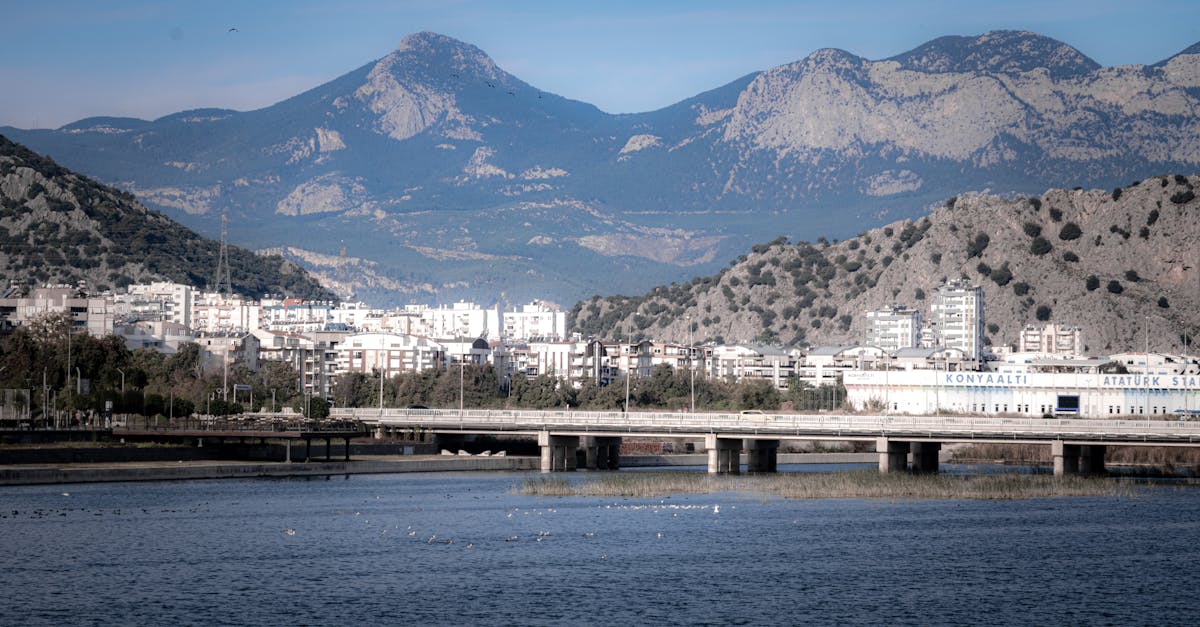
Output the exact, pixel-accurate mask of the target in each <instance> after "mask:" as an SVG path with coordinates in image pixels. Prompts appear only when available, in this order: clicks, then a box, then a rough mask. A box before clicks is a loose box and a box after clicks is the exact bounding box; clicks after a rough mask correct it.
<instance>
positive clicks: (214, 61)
mask: <svg viewBox="0 0 1200 627" xmlns="http://www.w3.org/2000/svg"><path fill="white" fill-rule="evenodd" d="M0 15H2V16H3V19H0V125H12V126H17V127H21V128H32V127H38V128H45V127H56V126H60V125H62V124H65V123H68V122H71V121H74V120H77V119H80V118H83V117H87V116H92V115H121V116H133V117H142V118H148V119H152V118H155V117H159V116H162V115H166V114H168V113H172V112H175V111H180V110H183V109H190V108H196V107H206V106H212V107H227V108H233V109H240V110H249V109H256V108H259V107H264V106H268V105H270V104H272V103H275V102H278V101H279V100H282V99H284V98H287V97H288V96H291V95H294V94H296V93H299V92H301V91H303V90H305V89H308V88H311V87H314V86H316V85H319V84H321V83H323V82H326V81H328V80H330V79H333V78H336V77H337V76H340V75H341V74H344V73H346V72H349V71H350V70H353V69H355V68H357V67H359V66H361V65H363V64H365V63H368V62H370V61H372V60H374V59H377V58H379V57H382V56H384V55H386V54H387V53H388V52H390V51H391V50H392V49H393V48H395V46H396V44H397V42H399V40H400V39H402V38H403V37H404V36H405V35H408V34H410V33H414V32H418V31H422V30H431V31H435V32H439V33H442V34H445V35H449V36H452V37H455V38H458V39H461V40H463V41H466V42H468V43H471V44H474V45H476V46H478V47H480V48H482V49H483V50H484V52H487V53H488V54H489V55H491V57H492V58H493V59H494V60H495V61H496V62H497V63H498V64H499V65H500V66H501V67H502V68H504V69H505V70H507V71H509V72H511V73H512V74H515V75H516V76H518V77H519V78H521V79H522V80H525V81H526V82H528V83H530V84H532V85H534V86H536V87H538V88H540V89H542V90H545V91H549V92H554V93H557V94H560V95H562V96H566V97H568V98H574V99H577V100H583V101H585V102H590V103H592V104H595V105H596V106H598V107H600V108H601V109H603V110H605V111H609V112H613V113H624V112H634V111H648V110H652V109H657V108H660V107H664V106H667V105H669V104H672V103H674V102H677V101H679V100H682V99H684V98H687V97H689V96H693V95H695V94H697V93H699V92H701V91H704V90H707V89H712V88H715V87H718V86H720V85H723V84H725V83H727V82H729V81H731V80H733V79H735V78H738V77H740V76H742V75H744V74H747V73H749V72H753V71H756V70H763V69H767V68H770V67H773V66H776V65H781V64H784V63H789V62H791V61H796V60H798V59H802V58H804V57H805V56H807V55H808V54H809V53H811V52H812V51H813V50H816V49H818V48H825V47H835V48H842V49H845V50H848V51H850V52H852V53H854V54H858V55H860V56H864V57H867V58H870V59H881V58H885V57H889V56H892V55H895V54H899V53H901V52H904V51H906V50H909V49H911V48H913V47H915V46H917V45H920V44H922V43H924V42H926V41H928V40H930V39H933V38H935V37H938V36H941V35H977V34H979V33H982V32H986V31H989V30H995V29H1022V30H1032V31H1035V32H1038V33H1041V34H1043V35H1047V36H1050V37H1053V38H1055V39H1059V40H1061V41H1064V42H1066V43H1068V44H1070V45H1072V46H1074V47H1076V48H1078V49H1079V50H1080V51H1081V52H1083V53H1084V54H1086V55H1088V56H1089V57H1091V58H1093V59H1095V60H1096V61H1097V62H1099V63H1101V64H1102V65H1125V64H1135V63H1139V64H1149V63H1154V62H1157V61H1160V60H1162V59H1164V58H1166V57H1169V56H1171V55H1173V54H1175V53H1177V52H1179V51H1180V50H1182V49H1184V48H1186V47H1187V46H1189V45H1191V44H1194V43H1196V42H1200V2H1197V1H1196V0H1140V1H1138V2H1128V1H1118V0H1060V1H1055V0H1016V1H1012V2H968V1H950V0H912V1H906V2H901V1H898V0H892V1H885V0H840V1H837V2H827V1H821V2H818V1H805V0H799V1H791V2H785V1H753V0H747V1H744V2H736V3H735V2H716V1H708V0H692V1H662V2H654V1H647V0H640V1H637V0H612V1H604V2H594V1H593V2H568V1H566V0H531V1H512V2H484V1H482V0H410V1H403V0H400V1H390V2H385V1H382V0H343V1H341V2H337V3H332V2H328V3H327V2H314V1H304V0H298V1H292V2H274V1H267V0H262V1H246V0H237V1H225V0H204V1H187V0H183V1H177V2H148V1H139V0H110V1H106V2H94V1H91V0H87V1H83V0H69V1H68V0H38V1H36V2H33V1H29V0H0ZM230 28H236V29H237V31H236V32H230V30H229V29H230Z"/></svg>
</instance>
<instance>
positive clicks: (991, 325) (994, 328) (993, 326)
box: [987, 322, 1000, 335]
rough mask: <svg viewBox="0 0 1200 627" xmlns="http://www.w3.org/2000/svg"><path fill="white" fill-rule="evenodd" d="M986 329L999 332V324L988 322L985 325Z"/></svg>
mask: <svg viewBox="0 0 1200 627" xmlns="http://www.w3.org/2000/svg"><path fill="white" fill-rule="evenodd" d="M987 330H988V333H991V334H992V335H995V334H997V333H999V332H1000V325H998V324H996V323H995V322H989V323H988V325H987Z"/></svg>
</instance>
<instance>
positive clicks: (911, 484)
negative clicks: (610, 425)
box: [518, 470, 1133, 500]
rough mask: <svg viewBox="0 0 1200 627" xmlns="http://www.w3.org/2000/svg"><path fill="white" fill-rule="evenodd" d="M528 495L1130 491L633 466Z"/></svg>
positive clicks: (533, 485) (1061, 483)
mask: <svg viewBox="0 0 1200 627" xmlns="http://www.w3.org/2000/svg"><path fill="white" fill-rule="evenodd" d="M518 492H519V493H520V494H524V495H527V496H603V497H634V498H650V497H661V496H669V495H672V494H711V493H718V492H744V493H750V494H760V495H764V496H775V497H780V498H789V499H831V498H865V499H980V500H1016V499H1030V498H1044V497H1066V496H1129V495H1131V494H1132V493H1133V488H1132V485H1131V484H1130V483H1128V482H1125V481H1120V480H1113V479H1104V478H1096V477H1082V476H1069V477H1052V476H1047V475H1018V474H1000V475H980V476H967V477H964V476H949V475H911V474H906V473H893V474H886V475H885V474H881V473H879V472H875V471H871V470H856V471H851V472H832V473H779V474H767V475H749V476H741V475H737V476H730V475H718V476H712V475H708V474H702V473H694V472H693V473H683V472H637V473H614V474H604V475H599V476H597V477H594V478H592V477H589V478H586V479H583V480H581V481H570V480H567V479H565V478H561V477H553V476H551V477H538V478H532V479H527V480H525V482H524V483H523V484H522V485H521V486H520V488H519V489H518Z"/></svg>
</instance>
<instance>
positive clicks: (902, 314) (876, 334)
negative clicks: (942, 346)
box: [865, 305, 921, 352]
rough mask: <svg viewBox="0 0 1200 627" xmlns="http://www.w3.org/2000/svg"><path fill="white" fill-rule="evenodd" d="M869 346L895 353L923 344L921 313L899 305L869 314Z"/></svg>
mask: <svg viewBox="0 0 1200 627" xmlns="http://www.w3.org/2000/svg"><path fill="white" fill-rule="evenodd" d="M866 315H867V337H866V342H865V343H866V344H867V345H868V346H878V347H879V348H882V349H883V350H885V351H888V352H893V351H898V350H900V349H902V348H912V347H914V346H919V345H920V343H921V312H919V311H917V310H915V309H909V308H907V307H901V306H899V305H892V306H891V307H883V308H881V309H876V310H874V311H868V312H867V314H866Z"/></svg>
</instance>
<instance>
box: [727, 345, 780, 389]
mask: <svg viewBox="0 0 1200 627" xmlns="http://www.w3.org/2000/svg"><path fill="white" fill-rule="evenodd" d="M797 362H798V355H797V354H796V353H794V352H792V351H787V350H784V349H782V348H780V347H777V346H762V345H757V344H737V345H733V346H716V347H714V348H713V349H712V355H711V357H710V358H709V360H708V364H707V366H708V368H707V370H708V374H709V376H712V377H717V378H732V379H735V380H740V379H748V378H749V379H769V380H770V381H771V383H773V384H774V385H775V387H777V388H779V389H781V390H782V389H787V382H788V378H789V377H791V376H793V375H794V374H795V373H796V365H797Z"/></svg>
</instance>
